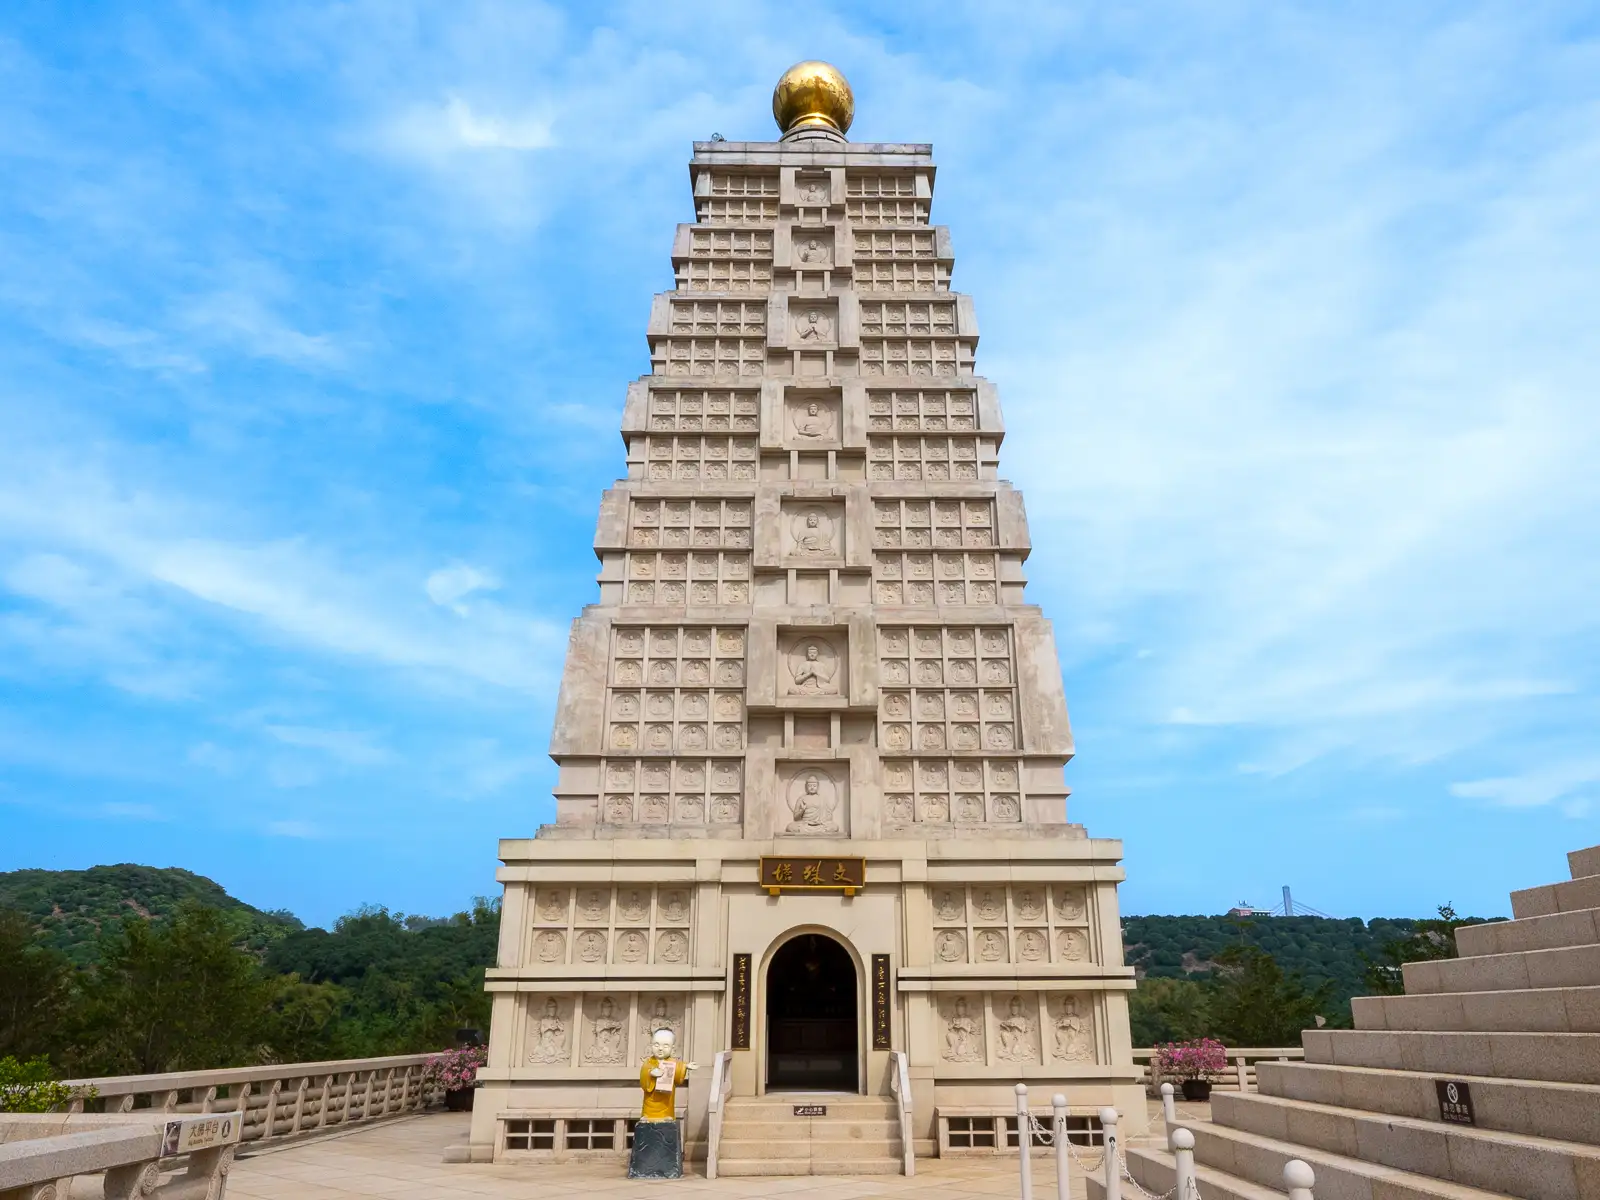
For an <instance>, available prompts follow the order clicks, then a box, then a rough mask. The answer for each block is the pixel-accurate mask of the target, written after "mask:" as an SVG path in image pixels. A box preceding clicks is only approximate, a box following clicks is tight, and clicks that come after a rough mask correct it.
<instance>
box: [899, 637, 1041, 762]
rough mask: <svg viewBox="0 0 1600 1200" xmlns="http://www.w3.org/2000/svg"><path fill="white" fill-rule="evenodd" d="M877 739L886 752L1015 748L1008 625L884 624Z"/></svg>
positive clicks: (1014, 711) (1002, 749) (1013, 701)
mask: <svg viewBox="0 0 1600 1200" xmlns="http://www.w3.org/2000/svg"><path fill="white" fill-rule="evenodd" d="M878 655H879V661H878V687H879V701H878V718H879V722H878V744H879V745H880V746H881V747H882V748H883V753H884V754H885V755H891V756H892V755H896V754H909V753H913V752H918V751H925V752H929V753H943V752H945V751H954V752H956V753H970V754H976V753H979V752H985V751H988V752H1000V753H1005V752H1008V751H1015V750H1016V749H1017V748H1018V746H1019V745H1020V743H1019V741H1018V738H1017V725H1016V712H1017V701H1016V689H1015V687H1014V686H1013V684H1014V681H1015V678H1016V675H1015V671H1014V670H1013V667H1012V661H1011V630H1010V628H1009V627H1007V626H1003V625H990V626H983V627H973V626H959V625H957V626H936V625H915V626H905V625H885V626H881V627H880V628H879V630H878Z"/></svg>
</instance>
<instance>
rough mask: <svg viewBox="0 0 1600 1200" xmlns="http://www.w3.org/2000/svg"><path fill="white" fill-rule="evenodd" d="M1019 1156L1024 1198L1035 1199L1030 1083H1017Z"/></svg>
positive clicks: (1025, 1199) (1027, 1199) (1024, 1199)
mask: <svg viewBox="0 0 1600 1200" xmlns="http://www.w3.org/2000/svg"><path fill="white" fill-rule="evenodd" d="M1016 1091H1017V1158H1018V1159H1019V1160H1020V1161H1021V1163H1022V1200H1033V1174H1032V1166H1033V1163H1032V1157H1033V1156H1032V1155H1030V1154H1029V1153H1028V1151H1029V1149H1030V1148H1031V1145H1032V1142H1033V1126H1032V1125H1031V1123H1030V1122H1029V1121H1028V1085H1027V1084H1025V1083H1019V1084H1017V1088H1016Z"/></svg>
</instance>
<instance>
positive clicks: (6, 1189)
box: [0, 1112, 239, 1200]
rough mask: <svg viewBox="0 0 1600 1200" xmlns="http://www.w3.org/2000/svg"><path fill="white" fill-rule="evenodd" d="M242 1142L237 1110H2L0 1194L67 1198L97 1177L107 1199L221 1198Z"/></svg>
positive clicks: (31, 1199) (14, 1198) (10, 1198)
mask: <svg viewBox="0 0 1600 1200" xmlns="http://www.w3.org/2000/svg"><path fill="white" fill-rule="evenodd" d="M238 1142H239V1118H238V1115H237V1114H235V1113H220V1114H218V1115H216V1116H206V1115H198V1116H174V1115H172V1114H169V1113H160V1112H155V1113H152V1112H146V1113H144V1114H139V1113H109V1114H108V1113H5V1114H0V1200H68V1197H70V1196H71V1195H72V1190H73V1180H75V1179H77V1178H80V1177H95V1176H97V1177H99V1180H100V1190H99V1193H98V1194H100V1195H102V1196H104V1197H105V1200H133V1198H134V1197H140V1196H154V1197H158V1198H160V1200H217V1198H218V1197H220V1196H222V1195H223V1193H224V1190H225V1189H226V1187H227V1181H228V1171H229V1169H230V1167H231V1166H232V1164H233V1155H234V1150H235V1149H236V1147H237V1146H238Z"/></svg>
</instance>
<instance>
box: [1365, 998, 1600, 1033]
mask: <svg viewBox="0 0 1600 1200" xmlns="http://www.w3.org/2000/svg"><path fill="white" fill-rule="evenodd" d="M1350 1007H1351V1012H1352V1013H1353V1014H1354V1016H1355V1025H1356V1028H1357V1029H1361V1030H1379V1029H1384V1030H1408V1031H1429V1032H1436V1031H1445V1030H1449V1031H1454V1030H1465V1031H1472V1032H1482V1033H1488V1032H1500V1031H1504V1032H1508V1033H1600V987H1564V988H1537V989H1532V990H1527V991H1503V992H1446V993H1440V994H1438V995H1421V996H1358V997H1356V999H1354V1000H1352V1001H1351V1002H1350Z"/></svg>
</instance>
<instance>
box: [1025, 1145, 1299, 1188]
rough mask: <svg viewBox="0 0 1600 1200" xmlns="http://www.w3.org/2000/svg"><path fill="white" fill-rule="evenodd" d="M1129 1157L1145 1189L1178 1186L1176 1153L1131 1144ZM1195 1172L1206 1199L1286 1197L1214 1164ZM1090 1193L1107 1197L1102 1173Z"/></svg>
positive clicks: (1090, 1183) (1132, 1172)
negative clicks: (1230, 1173)
mask: <svg viewBox="0 0 1600 1200" xmlns="http://www.w3.org/2000/svg"><path fill="white" fill-rule="evenodd" d="M1127 1159H1128V1174H1130V1175H1132V1176H1133V1177H1134V1178H1135V1179H1137V1180H1138V1181H1139V1186H1140V1187H1142V1188H1144V1190H1145V1191H1147V1192H1150V1193H1152V1194H1154V1195H1157V1196H1162V1195H1165V1194H1166V1193H1167V1192H1170V1191H1172V1190H1173V1188H1175V1187H1176V1186H1177V1184H1178V1165H1177V1163H1176V1162H1174V1161H1173V1158H1172V1155H1170V1154H1168V1153H1167V1152H1166V1151H1165V1150H1159V1149H1156V1148H1154V1147H1151V1146H1131V1147H1129V1148H1128V1153H1127ZM1074 1174H1076V1172H1074ZM1194 1176H1195V1182H1196V1183H1198V1184H1199V1185H1200V1194H1201V1195H1202V1196H1204V1197H1205V1200H1283V1192H1282V1190H1281V1189H1280V1188H1276V1187H1262V1186H1261V1185H1260V1184H1259V1183H1251V1182H1250V1181H1249V1180H1247V1179H1239V1178H1236V1177H1235V1176H1232V1175H1228V1174H1226V1173H1224V1172H1222V1171H1218V1170H1217V1169H1216V1168H1214V1167H1205V1166H1200V1165H1199V1164H1196V1165H1195V1171H1194ZM1052 1181H1053V1180H1052ZM1129 1190H1130V1189H1129V1188H1128V1186H1127V1184H1126V1183H1124V1184H1123V1186H1122V1195H1123V1197H1124V1200H1126V1197H1127V1196H1128V1193H1129ZM1034 1193H1035V1195H1038V1194H1040V1193H1039V1182H1038V1181H1037V1180H1035V1181H1034ZM1088 1193H1089V1200H1105V1195H1106V1185H1105V1184H1104V1183H1102V1182H1101V1180H1100V1178H1099V1177H1098V1176H1095V1175H1091V1176H1089V1177H1088Z"/></svg>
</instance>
